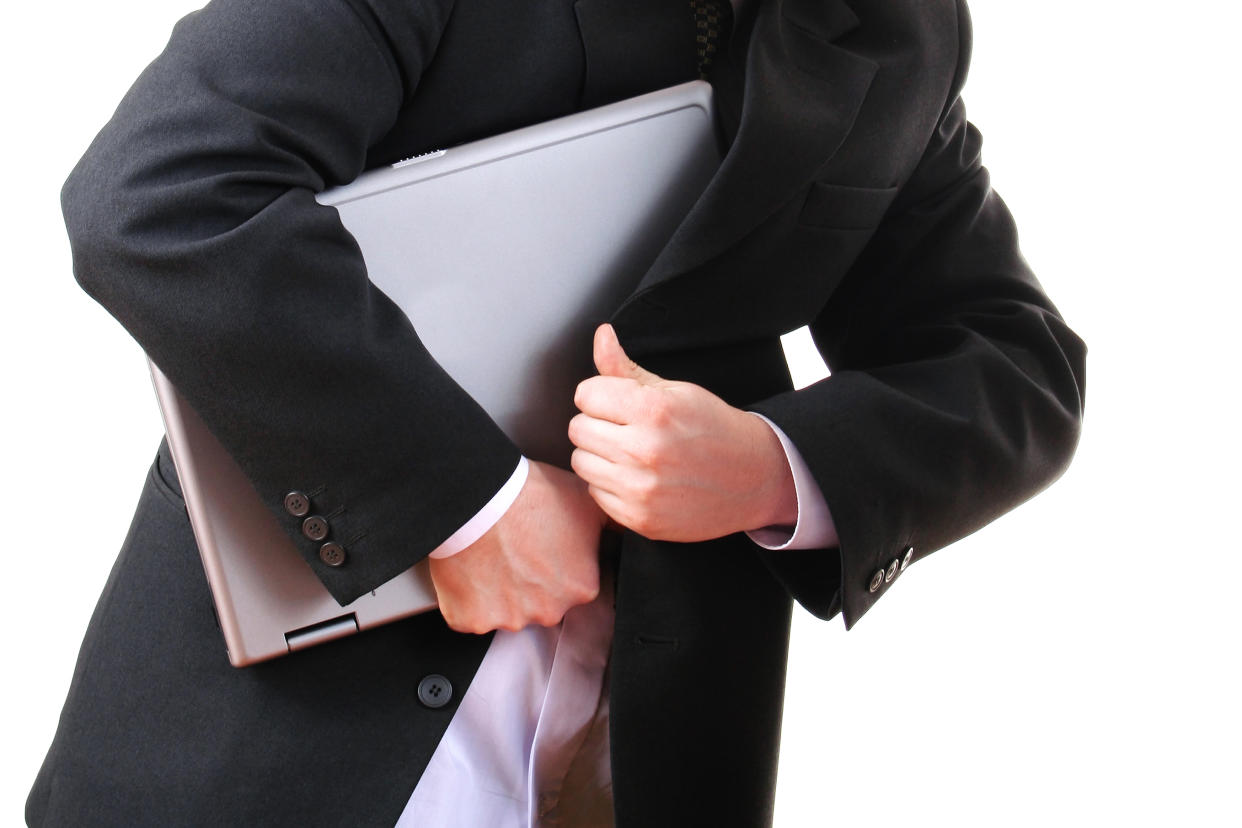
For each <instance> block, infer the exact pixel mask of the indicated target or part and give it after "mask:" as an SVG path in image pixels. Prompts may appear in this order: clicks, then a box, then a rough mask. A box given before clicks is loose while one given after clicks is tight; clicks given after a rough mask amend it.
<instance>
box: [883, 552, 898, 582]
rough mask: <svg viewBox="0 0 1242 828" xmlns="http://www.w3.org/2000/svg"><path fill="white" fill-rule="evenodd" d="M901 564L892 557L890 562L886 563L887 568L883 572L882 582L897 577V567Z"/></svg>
mask: <svg viewBox="0 0 1242 828" xmlns="http://www.w3.org/2000/svg"><path fill="white" fill-rule="evenodd" d="M899 566H901V561H899V560H897V559H896V558H893V561H892V563H890V564H889V565H888V570H887V571H886V572H885V573H884V583H886V584H887V583H889V582H890V581H892V580H893V579H894V578H896V577H897V568H898V567H899Z"/></svg>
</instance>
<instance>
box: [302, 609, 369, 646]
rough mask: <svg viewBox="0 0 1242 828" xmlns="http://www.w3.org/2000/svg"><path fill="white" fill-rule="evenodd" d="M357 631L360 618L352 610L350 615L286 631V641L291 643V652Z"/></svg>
mask: <svg viewBox="0 0 1242 828" xmlns="http://www.w3.org/2000/svg"><path fill="white" fill-rule="evenodd" d="M356 632H358V620H357V619H356V618H354V614H353V613H352V612H351V613H350V614H349V615H342V616H341V617H340V618H333V619H331V620H329V621H320V622H319V623H318V624H311V625H310V626H309V627H303V628H302V629H300V630H294V631H293V632H287V633H285V642H286V643H287V644H288V645H289V652H294V651H295V650H305V649H306V648H307V647H313V646H314V645H316V644H322V643H324V642H325V641H331V640H332V639H334V638H343V637H344V636H347V635H353V634H354V633H356Z"/></svg>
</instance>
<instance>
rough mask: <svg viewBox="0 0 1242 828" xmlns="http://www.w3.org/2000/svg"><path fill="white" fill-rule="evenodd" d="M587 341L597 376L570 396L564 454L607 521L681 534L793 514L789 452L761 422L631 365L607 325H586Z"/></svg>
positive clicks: (766, 522) (715, 533)
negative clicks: (569, 447) (572, 408)
mask: <svg viewBox="0 0 1242 828" xmlns="http://www.w3.org/2000/svg"><path fill="white" fill-rule="evenodd" d="M594 350H595V367H596V370H598V371H599V376H596V377H591V378H590V379H588V380H585V381H583V382H582V383H581V384H579V386H578V389H577V393H576V394H575V395H574V403H575V405H577V407H578V409H579V411H581V412H582V413H580V414H578V415H577V416H575V417H574V418H573V419H572V420H571V421H570V423H569V439H570V440H571V441H573V444H574V445H575V446H576V447H577V448H575V450H574V453H573V457H572V460H571V462H572V465H573V469H574V471H575V472H577V473H578V476H579V477H581V478H582V479H583V480H585V481H586V482H587V484H588V489H587V491H588V492H589V493H590V495H591V497H592V498H594V499H595V502H596V503H598V504H599V505H600V508H602V509H603V510H604V511H605V512H606V513H607V514H608V515H609V516H610V517H611V518H612V519H613V520H615V521H616V522H617V523H619V524H621V525H622V526H625V527H627V528H629V529H632V530H634V531H635V532H638V533H639V534H641V535H644V536H646V537H648V538H652V539H654V540H670V541H687V542H688V541H701V540H709V539H711V538H717V537H721V536H724V535H728V534H731V533H733V532H740V531H749V530H753V529H760V528H763V527H765V526H775V525H792V524H793V523H794V522H795V521H796V520H797V508H798V507H797V494H796V492H795V489H794V483H793V476H792V473H791V472H790V470H789V461H788V460H787V459H786V457H785V453H784V450H783V449H782V448H781V444H780V440H779V439H778V438H777V437H776V435H775V434H774V433H773V431H772V429H771V428H769V427H768V425H767V424H766V423H764V422H763V421H762V420H761V419H759V418H758V417H756V416H754V415H751V414H748V413H746V412H745V411H742V410H740V409H737V408H734V407H732V406H731V405H729V404H728V403H726V402H725V401H724V400H722V399H720V398H719V397H717V396H716V395H715V394H712V393H711V392H710V391H708V390H707V389H705V388H702V387H700V386H698V385H694V384H693V383H688V382H673V381H669V380H665V379H662V378H660V377H658V376H656V375H655V374H653V373H651V372H650V371H646V370H644V369H643V368H641V367H639V366H638V365H637V364H635V363H634V362H633V361H632V360H631V359H630V358H629V357H628V356H626V353H625V351H624V350H623V349H622V348H621V343H620V342H619V341H618V340H617V335H616V332H615V331H614V330H613V329H612V326H611V325H601V326H600V327H599V328H598V329H597V330H596V332H595V346H594Z"/></svg>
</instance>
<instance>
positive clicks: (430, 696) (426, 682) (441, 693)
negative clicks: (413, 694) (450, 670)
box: [418, 673, 453, 710]
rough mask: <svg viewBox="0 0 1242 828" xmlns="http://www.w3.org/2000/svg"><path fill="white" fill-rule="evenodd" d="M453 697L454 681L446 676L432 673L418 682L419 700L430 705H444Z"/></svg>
mask: <svg viewBox="0 0 1242 828" xmlns="http://www.w3.org/2000/svg"><path fill="white" fill-rule="evenodd" d="M452 698H453V683H452V682H450V681H449V680H448V679H446V678H445V677H444V676H441V675H437V674H435V673H432V674H431V675H429V676H427V677H426V678H424V679H423V680H422V681H420V682H419V683H418V700H419V701H420V702H422V703H423V704H425V705H427V706H428V707H430V708H431V709H432V710H434V709H436V708H437V707H444V705H446V704H448V703H449V702H450V701H451V700H452Z"/></svg>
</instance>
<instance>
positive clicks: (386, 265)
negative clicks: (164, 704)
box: [151, 82, 721, 666]
mask: <svg viewBox="0 0 1242 828" xmlns="http://www.w3.org/2000/svg"><path fill="white" fill-rule="evenodd" d="M720 157H721V156H720V150H719V147H718V145H717V141H716V134H715V129H714V125H713V118H712V112H711V89H710V87H709V86H708V85H707V84H706V83H703V82H694V83H689V84H683V85H681V86H677V87H672V88H670V89H666V90H662V91H659V92H655V93H651V94H649V95H643V96H640V97H638V98H632V99H630V100H627V101H622V102H619V103H616V104H611V105H609V106H606V107H601V108H599V109H595V110H590V111H588V112H583V113H577V114H575V115H570V116H567V117H565V118H560V119H557V120H554V121H549V122H546V123H543V124H537V125H535V126H532V127H527V128H524V129H521V130H517V131H514V132H510V133H506V134H504V135H500V136H496V137H494V138H488V139H485V140H482V141H477V142H473V143H470V144H466V145H462V146H460V147H454V148H450V149H447V150H437V151H434V152H431V153H427V154H425V155H422V156H417V157H415V158H412V159H408V160H406V161H402V162H398V163H397V164H394V165H392V166H390V167H385V168H381V169H376V170H372V171H368V172H366V173H364V174H363V175H361V176H360V177H359V178H358V179H357V180H356V181H354V182H352V183H350V184H348V185H345V186H343V187H338V188H334V189H332V190H328V191H325V192H324V193H322V194H320V195H319V197H318V199H319V201H320V202H321V203H323V204H326V205H332V206H334V207H335V208H336V209H337V210H338V212H339V213H340V217H341V221H342V223H343V224H344V225H345V227H346V228H347V229H348V230H349V231H350V232H351V233H352V234H353V235H354V237H355V239H356V240H357V241H358V244H359V246H360V248H361V250H362V254H363V258H364V259H365V261H366V265H367V271H368V275H369V277H370V279H371V280H372V282H373V283H374V284H375V285H376V286H377V287H378V288H379V289H380V290H382V291H383V292H384V293H385V294H386V295H387V296H389V298H391V299H392V300H393V301H394V302H395V303H396V304H397V305H398V306H399V307H401V309H402V310H403V311H404V312H405V313H406V314H407V315H408V316H409V318H410V320H411V322H412V323H413V325H414V328H415V330H416V331H417V332H418V335H419V338H420V339H421V340H422V342H423V344H424V345H425V346H426V347H427V349H428V351H429V352H430V353H431V354H432V356H433V357H435V359H436V360H437V361H438V362H439V363H440V364H441V365H442V366H443V367H444V368H445V370H447V371H448V372H449V374H450V375H452V376H453V378H454V379H455V380H456V381H457V382H458V383H460V384H461V385H462V387H463V388H465V390H466V391H467V392H468V393H470V394H471V396H473V397H474V398H475V399H476V400H477V401H478V402H479V403H480V404H481V405H482V406H483V408H484V409H485V410H486V411H487V412H488V413H489V414H490V415H491V416H492V418H493V419H494V420H495V421H496V423H497V424H498V425H499V426H500V428H502V429H503V430H504V431H505V432H506V434H508V435H509V437H510V438H511V439H513V441H514V442H515V443H516V444H517V446H518V447H519V448H520V449H521V450H522V451H523V452H524V453H525V454H526V455H527V456H528V457H531V458H532V459H536V460H543V461H546V462H551V463H555V464H557V465H561V466H563V467H568V458H569V454H570V452H571V450H572V446H571V445H570V443H569V440H568V437H567V435H566V428H567V426H568V422H569V419H570V418H571V417H572V416H573V415H574V413H576V410H575V409H574V406H573V392H574V388H575V387H576V385H577V383H578V382H580V381H581V380H582V379H584V378H586V377H588V376H590V375H592V374H593V373H594V369H593V365H592V360H591V341H592V335H593V332H594V329H595V327H596V326H597V325H599V324H600V323H601V322H603V321H605V320H606V319H607V318H608V317H609V316H610V315H611V314H612V312H613V311H614V310H616V308H617V307H619V306H620V304H621V303H622V302H623V301H624V299H625V298H626V297H627V296H628V295H629V294H630V293H631V292H632V291H633V289H634V288H635V287H636V286H637V284H638V282H639V281H640V279H641V278H642V276H643V274H644V273H645V272H646V269H647V268H648V267H649V266H650V265H651V264H652V262H654V261H655V259H656V256H657V255H658V254H659V252H660V250H661V249H662V248H663V247H664V245H665V244H666V243H667V241H668V239H669V238H670V237H671V236H672V234H673V232H674V230H675V229H676V228H677V226H678V224H679V223H680V222H681V220H682V219H683V218H684V217H685V215H686V214H687V213H688V212H689V210H690V208H691V206H692V205H693V204H694V202H695V201H696V200H697V198H698V197H699V195H700V194H701V193H702V192H703V190H704V189H705V187H706V185H707V182H708V181H709V180H710V179H711V177H712V175H713V174H714V173H715V171H716V169H717V168H718V166H719V164H720ZM151 368H152V377H153V380H154V384H155V388H156V392H157V396H158V398H159V400H160V405H161V410H162V412H163V415H164V422H165V427H166V431H167V433H168V441H169V446H170V448H171V450H172V454H173V459H174V461H175V462H176V465H177V471H178V475H179V478H180V480H181V484H182V489H183V491H184V493H185V496H186V505H187V509H188V511H189V514H190V520H191V523H192V524H193V528H194V533H195V537H196V539H197V541H198V544H199V550H200V552H201V553H202V557H203V565H204V570H205V571H206V573H207V577H208V581H209V582H210V584H211V588H212V593H213V595H214V598H215V602H216V609H217V615H218V618H219V622H220V626H221V629H222V631H223V633H224V638H225V641H226V644H227V647H228V652H229V659H230V661H231V662H232V663H233V664H234V665H236V666H243V665H245V664H250V663H253V662H256V661H262V660H265V659H268V658H272V657H275V656H278V655H282V654H286V653H288V652H290V651H292V650H296V649H300V648H303V647H306V646H311V645H313V644H317V643H321V642H323V641H328V640H332V639H333V638H338V637H340V636H343V635H348V634H351V633H354V632H357V631H358V630H362V629H366V628H368V627H372V626H376V625H378V624H382V623H386V622H388V621H393V620H396V619H398V618H402V617H405V616H408V615H411V614H413V613H417V612H421V611H425V610H427V609H430V608H433V607H434V606H435V594H434V591H433V589H432V587H431V583H430V578H429V576H428V574H427V572H426V567H425V565H419V566H415V567H413V568H412V569H411V570H409V571H407V572H405V573H402V574H401V575H399V576H397V577H396V578H394V579H393V580H392V581H389V582H388V583H386V584H384V585H383V586H381V587H379V588H378V589H376V590H374V591H373V592H372V593H370V594H368V595H365V596H363V597H361V598H359V599H358V600H356V601H354V602H352V603H351V604H349V605H347V606H345V607H341V606H340V605H338V604H337V603H336V601H335V600H334V599H333V598H332V597H331V596H330V595H329V594H328V592H327V590H326V589H324V587H323V585H322V584H321V583H320V582H319V580H318V579H317V578H316V577H315V575H314V574H313V573H312V571H311V569H310V567H309V566H307V565H306V563H305V561H303V560H302V558H301V556H300V555H299V553H298V552H297V550H296V549H295V547H294V546H293V544H292V542H291V541H290V540H289V539H288V537H287V536H286V535H285V534H284V531H283V529H282V528H281V526H280V524H279V523H278V521H277V519H276V517H275V516H274V515H273V514H272V513H271V512H269V511H268V509H267V508H266V507H265V506H264V505H263V503H262V502H261V500H260V498H259V496H258V494H257V493H256V492H255V491H254V489H253V488H252V487H251V485H250V483H249V481H248V479H247V478H246V477H245V475H244V474H243V473H242V471H241V470H240V468H238V467H237V465H236V463H234V461H233V460H232V458H231V457H230V456H229V454H228V453H227V452H226V451H225V450H224V448H223V447H222V446H221V445H220V444H219V442H218V441H217V440H216V439H215V438H214V436H212V434H211V433H210V431H208V429H207V428H206V426H205V425H204V424H203V423H202V421H201V420H200V419H199V418H198V417H197V415H196V414H195V413H194V411H193V410H192V409H191V408H190V407H189V406H188V405H187V404H186V403H185V401H184V400H182V399H181V398H180V396H179V395H178V394H177V392H176V389H175V388H174V387H173V386H172V384H171V383H170V382H169V381H168V379H167V378H166V377H165V376H164V375H163V374H162V373H161V372H160V371H159V369H158V367H156V366H154V365H152V366H151Z"/></svg>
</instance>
